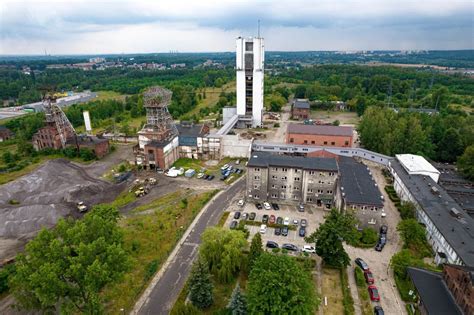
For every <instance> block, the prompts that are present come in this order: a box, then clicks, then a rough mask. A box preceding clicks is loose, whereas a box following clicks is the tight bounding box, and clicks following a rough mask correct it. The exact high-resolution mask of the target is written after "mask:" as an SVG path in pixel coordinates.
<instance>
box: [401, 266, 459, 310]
mask: <svg viewBox="0 0 474 315" xmlns="http://www.w3.org/2000/svg"><path fill="white" fill-rule="evenodd" d="M408 274H409V275H410V278H411V280H412V282H413V284H414V285H415V287H416V290H417V291H418V295H419V296H420V298H421V300H422V301H423V306H424V307H425V308H426V310H427V311H428V314H433V315H437V314H439V315H444V314H450V315H458V314H459V315H462V314H463V313H462V311H461V310H460V308H459V306H458V305H457V304H456V302H455V300H454V297H453V295H452V294H451V292H450V291H449V290H448V287H447V286H446V283H445V282H444V280H443V274H442V273H441V272H433V271H429V270H426V269H420V268H413V267H408Z"/></svg>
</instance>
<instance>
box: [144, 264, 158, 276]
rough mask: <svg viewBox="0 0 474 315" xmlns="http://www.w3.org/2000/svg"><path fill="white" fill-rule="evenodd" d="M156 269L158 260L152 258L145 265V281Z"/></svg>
mask: <svg viewBox="0 0 474 315" xmlns="http://www.w3.org/2000/svg"><path fill="white" fill-rule="evenodd" d="M157 270H158V260H156V259H153V260H152V261H151V262H150V263H149V264H148V266H147V267H146V271H145V281H148V280H150V279H151V278H152V277H153V275H154V274H155V272H156V271H157Z"/></svg>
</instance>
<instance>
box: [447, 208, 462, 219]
mask: <svg viewBox="0 0 474 315" xmlns="http://www.w3.org/2000/svg"><path fill="white" fill-rule="evenodd" d="M449 214H451V215H452V216H453V217H455V218H457V219H461V217H462V214H461V212H460V211H459V210H458V209H456V208H451V210H450V211H449Z"/></svg>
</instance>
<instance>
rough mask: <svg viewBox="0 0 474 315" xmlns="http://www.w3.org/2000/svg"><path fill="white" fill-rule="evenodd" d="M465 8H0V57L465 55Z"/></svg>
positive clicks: (17, 4)
mask: <svg viewBox="0 0 474 315" xmlns="http://www.w3.org/2000/svg"><path fill="white" fill-rule="evenodd" d="M473 3H474V1H472V0H427V1H426V0H411V1H406V0H393V1H392V0H358V1H347V0H273V1H270V0H240V1H229V0H220V1H219V0H215V1H211V0H150V1H147V0H133V1H132V0H114V1H110V0H108V1H100V0H99V1H92V0H84V1H76V0H63V1H34V0H28V1H22V0H15V1H11V0H0V54H44V53H45V50H46V51H47V52H48V53H49V54H104V53H149V52H168V51H170V50H173V51H176V50H177V51H180V52H203V51H233V50H234V46H235V40H234V39H235V37H237V36H241V35H242V36H252V35H256V34H257V21H258V20H259V19H260V20H261V35H262V36H263V37H265V46H266V50H287V51H297V50H375V49H380V50H384V49H393V50H408V49H474V22H473V19H474V4H473Z"/></svg>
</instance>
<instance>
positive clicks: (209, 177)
mask: <svg viewBox="0 0 474 315" xmlns="http://www.w3.org/2000/svg"><path fill="white" fill-rule="evenodd" d="M214 177H215V176H214V175H209V176H208V177H207V180H213V179H214Z"/></svg>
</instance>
